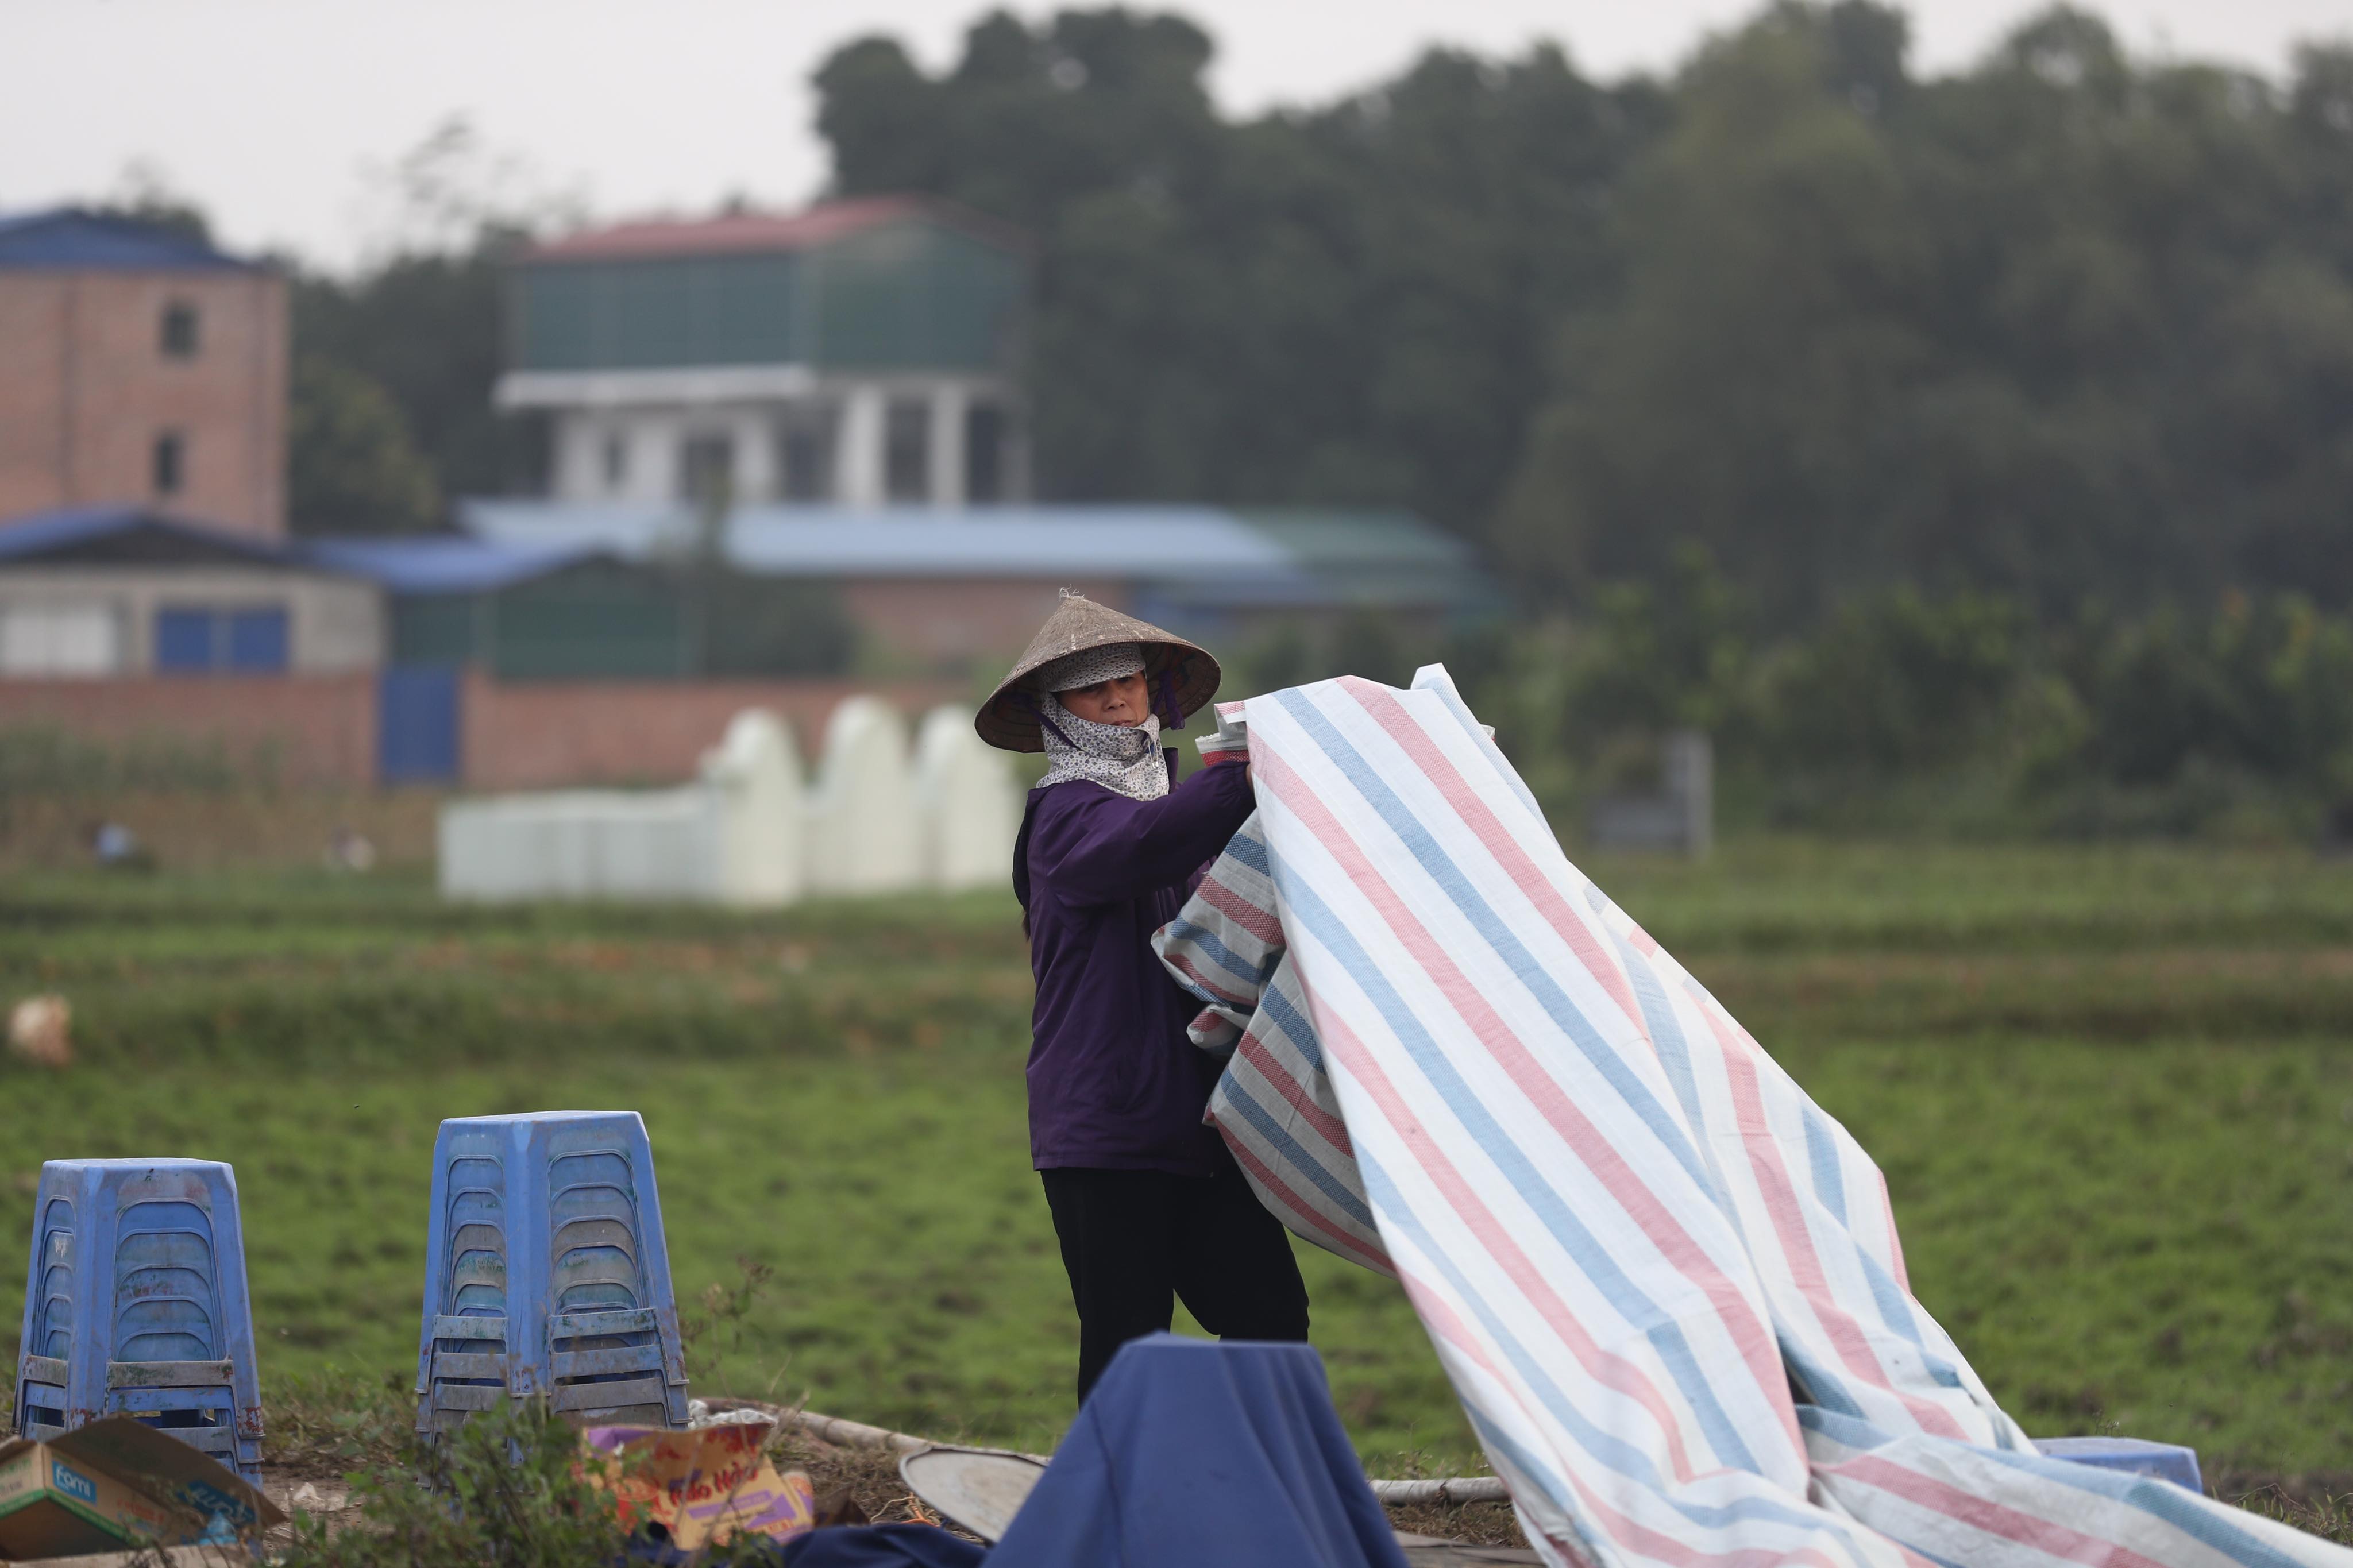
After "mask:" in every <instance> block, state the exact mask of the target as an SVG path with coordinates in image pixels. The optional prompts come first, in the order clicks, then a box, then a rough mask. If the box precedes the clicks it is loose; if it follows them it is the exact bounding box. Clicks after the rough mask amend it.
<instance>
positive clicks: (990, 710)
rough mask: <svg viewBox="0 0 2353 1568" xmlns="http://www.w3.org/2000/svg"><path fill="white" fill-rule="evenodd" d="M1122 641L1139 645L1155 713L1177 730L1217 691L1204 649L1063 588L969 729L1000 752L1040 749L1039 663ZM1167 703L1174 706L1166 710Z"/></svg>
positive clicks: (1213, 666) (1212, 662)
mask: <svg viewBox="0 0 2353 1568" xmlns="http://www.w3.org/2000/svg"><path fill="white" fill-rule="evenodd" d="M1124 642H1132V643H1138V644H1141V645H1142V646H1143V648H1144V675H1145V680H1146V681H1148V682H1149V683H1150V685H1151V689H1152V698H1151V700H1152V708H1153V711H1154V712H1155V713H1158V714H1159V715H1160V721H1161V723H1163V724H1165V725H1167V726H1169V727H1170V728H1172V729H1173V728H1175V727H1176V725H1177V724H1178V723H1180V722H1181V721H1183V720H1184V719H1186V718H1187V717H1189V716H1190V715H1192V714H1193V713H1195V712H1198V710H1200V708H1201V705H1202V704H1203V703H1205V702H1207V701H1208V700H1209V699H1210V698H1212V697H1214V696H1216V695H1217V694H1218V682H1219V679H1221V678H1222V675H1223V672H1222V671H1220V670H1219V668H1218V661H1217V660H1216V659H1214V658H1210V657H1209V656H1208V652H1207V651H1206V650H1205V649H1203V648H1201V647H1197V646H1196V645H1194V644H1192V643H1188V642H1187V641H1186V640H1185V639H1184V638H1183V637H1175V636H1172V635H1170V634H1169V633H1167V632H1164V631H1162V630H1161V629H1160V628H1159V627H1158V626H1154V625H1153V624H1152V623H1150V622H1149V621H1139V620H1137V619H1136V618H1135V617H1134V616H1123V615H1121V614H1120V613H1119V612H1118V611H1117V610H1114V609H1112V608H1110V607H1109V606H1108V605H1098V604H1096V603H1095V602H1094V601H1093V600H1092V599H1090V598H1088V597H1087V596H1086V595H1083V594H1073V593H1071V591H1070V590H1069V589H1068V588H1065V589H1063V590H1062V602H1061V603H1060V605H1057V606H1055V609H1054V613H1053V614H1052V615H1051V616H1048V617H1047V618H1046V624H1045V625H1044V626H1039V628H1038V635H1037V636H1036V637H1031V638H1030V639H1029V647H1026V648H1024V649H1023V650H1022V651H1021V657H1020V658H1018V659H1016V660H1014V663H1013V670H1012V673H1011V674H1009V675H1008V676H1007V677H1006V678H1005V679H1003V680H1000V681H998V682H997V689H996V690H994V691H992V692H990V693H989V694H988V700H987V701H986V702H984V703H982V704H981V705H980V716H979V717H978V718H976V719H975V720H974V721H973V728H974V729H976V730H977V731H980V738H981V739H982V740H984V741H986V742H988V743H989V744H990V745H992V746H997V747H1000V748H1002V749H1003V750H1005V751H1008V752H1042V751H1044V750H1045V749H1046V738H1045V735H1044V733H1043V732H1042V731H1040V730H1039V725H1038V691H1037V683H1036V682H1035V681H1034V680H1032V679H1030V678H1031V677H1032V676H1034V675H1036V674H1037V673H1038V670H1039V667H1040V666H1042V665H1049V664H1051V663H1053V662H1054V661H1055V660H1056V659H1058V658H1068V657H1069V656H1070V655H1071V654H1074V653H1083V652H1084V651H1086V650H1087V649H1088V648H1091V647H1109V646H1111V645H1113V644H1114V643H1124ZM1172 706H1173V707H1174V709H1175V711H1174V712H1171V711H1169V709H1170V708H1171V707H1172Z"/></svg>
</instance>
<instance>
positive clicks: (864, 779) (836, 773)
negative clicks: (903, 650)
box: [808, 697, 923, 893]
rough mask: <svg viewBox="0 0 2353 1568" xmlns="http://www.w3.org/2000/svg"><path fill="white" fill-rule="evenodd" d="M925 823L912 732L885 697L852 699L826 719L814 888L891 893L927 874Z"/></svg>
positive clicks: (814, 823) (812, 845)
mask: <svg viewBox="0 0 2353 1568" xmlns="http://www.w3.org/2000/svg"><path fill="white" fill-rule="evenodd" d="M808 847H809V857H808V868H809V890H810V891H812V892H818V893H890V892H897V891H899V890H901V889H906V888H913V887H915V886H916V885H918V884H919V883H920V882H921V881H922V879H923V829H922V826H921V825H920V824H919V823H918V822H917V821H916V819H915V790H914V781H913V779H912V778H910V777H909V776H908V773H907V731H906V726H905V724H903V723H902V721H900V718H899V712H898V710H897V709H895V708H892V706H891V705H890V704H889V703H887V702H885V701H883V700H881V698H879V697H851V698H848V699H846V700H843V701H842V702H841V703H840V704H839V706H837V707H836V708H835V709H834V710H833V716H832V718H830V719H828V721H826V726H825V753H824V755H823V757H822V758H821V759H820V760H819V761H818V775H817V787H816V788H815V789H814V790H812V791H811V792H810V794H809V813H808Z"/></svg>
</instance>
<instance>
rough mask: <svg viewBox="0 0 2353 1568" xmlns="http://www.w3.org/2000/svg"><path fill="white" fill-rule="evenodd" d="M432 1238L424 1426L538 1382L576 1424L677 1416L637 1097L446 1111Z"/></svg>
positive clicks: (679, 1362) (648, 1153) (682, 1370)
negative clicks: (544, 1107) (632, 1104)
mask: <svg viewBox="0 0 2353 1568" xmlns="http://www.w3.org/2000/svg"><path fill="white" fill-rule="evenodd" d="M426 1249H427V1250H426V1264H425V1322H424V1328H423V1331H422V1333H421V1335H420V1337H419V1343H418V1348H417V1430H418V1431H419V1432H421V1433H424V1434H426V1435H427V1436H432V1435H434V1434H437V1433H441V1432H447V1431H448V1430H450V1429H451V1428H453V1427H455V1426H458V1425H459V1423H461V1422H463V1421H464V1420H465V1419H466V1417H467V1416H469V1415H471V1414H472V1413H473V1412H475V1411H477V1410H488V1409H491V1408H492V1407H494V1406H495V1405H497V1404H498V1403H499V1402H500V1401H501V1399H522V1398H525V1397H528V1396H530V1395H533V1394H545V1395H547V1397H548V1399H549V1401H550V1403H551V1404H552V1405H553V1406H554V1409H555V1410H556V1411H557V1412H558V1413H560V1414H561V1415H565V1417H566V1418H568V1419H570V1420H573V1421H576V1422H580V1423H582V1424H584V1425H588V1426H608V1425H609V1426H685V1425H686V1362H685V1353H684V1347H683V1346H682V1345H681V1343H680V1342H679V1334H678V1301H677V1297H676V1295H675V1294H674V1293H673V1291H672V1289H671V1287H670V1251H669V1248H668V1247H667V1246H665V1244H664V1243H663V1240H662V1223H661V1199H660V1196H659V1194H658V1192H657V1190H656V1188H655V1186H654V1157H653V1147H652V1145H651V1144H650V1143H649V1142H647V1140H646V1124H645V1122H644V1121H641V1120H640V1119H639V1118H638V1113H637V1112H636V1111H634V1110H549V1111H536V1112H532V1113H530V1114H526V1115H519V1116H466V1117H458V1118H453V1119H452V1120H450V1121H444V1122H443V1123H442V1124H441V1132H440V1135H439V1136H438V1138H436V1139H435V1140H434V1142H433V1213H432V1217H431V1220H430V1222H429V1223H428V1225H427V1230H426Z"/></svg>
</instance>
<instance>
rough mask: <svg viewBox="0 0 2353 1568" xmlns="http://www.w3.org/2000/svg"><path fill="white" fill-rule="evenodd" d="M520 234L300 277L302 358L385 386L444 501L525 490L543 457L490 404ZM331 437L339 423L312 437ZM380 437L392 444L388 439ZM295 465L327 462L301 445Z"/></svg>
mask: <svg viewBox="0 0 2353 1568" xmlns="http://www.w3.org/2000/svg"><path fill="white" fill-rule="evenodd" d="M519 242H520V236H519V235H517V234H516V233H514V232H513V231H512V230H509V229H505V228H499V227H490V228H485V229H483V230H482V231H481V232H480V234H479V235H478V237H476V238H475V240H474V242H473V244H472V245H471V246H470V247H467V248H465V249H462V250H452V251H446V252H438V251H437V252H419V253H404V254H399V255H396V256H393V257H392V258H389V259H386V260H384V261H382V262H380V263H378V264H376V265H375V267H374V268H371V269H370V270H367V271H364V272H363V273H361V274H360V275H358V276H357V277H354V278H349V279H338V278H332V277H328V276H324V275H311V274H305V275H298V276H297V277H296V279H295V286H294V344H295V349H296V352H297V353H298V355H299V356H301V358H303V359H305V360H309V361H315V362H319V363H325V364H329V365H332V366H336V367H340V368H341V369H343V371H346V372H348V373H351V374H355V375H359V376H364V377H365V378H367V380H369V381H370V382H373V383H374V384H375V385H377V386H379V387H381V388H382V389H383V390H384V392H385V394H386V395H389V397H390V398H391V401H392V403H393V405H396V407H397V409H398V410H399V414H400V417H401V420H402V422H403V423H404V424H405V426H406V441H407V443H408V444H412V445H413V446H414V447H415V449H416V450H417V451H418V452H421V453H422V454H423V455H424V457H425V458H426V459H427V461H428V462H429V463H430V464H431V465H432V476H433V479H434V481H435V483H436V485H437V486H438V489H439V491H440V493H441V494H443V495H444V496H464V495H495V494H501V493H507V492H511V491H513V490H516V489H522V488H525V487H526V486H527V485H528V484H529V483H530V482H531V481H532V480H533V479H534V478H535V477H536V475H537V473H538V471H539V468H540V466H541V464H542V462H543V451H542V445H543V440H544V432H543V430H542V429H541V428H540V427H539V426H536V425H534V424H533V423H532V422H530V421H527V420H523V419H520V418H516V417H513V416H506V415H501V414H500V413H499V412H498V411H497V409H496V408H495V407H494V406H493V405H492V403H491V390H492V388H493V387H494V386H495V385H496V384H497V382H498V378H499V374H500V372H501V370H503V369H504V368H505V364H504V357H505V353H506V348H505V344H506V335H505V332H504V330H503V326H502V323H501V299H502V284H501V263H502V261H503V258H505V257H506V255H507V254H508V253H509V252H511V251H512V249H513V248H514V247H516V245H517V244H518V243H519ZM379 430H381V427H380V426H379ZM337 433H339V427H338V426H321V427H319V428H318V429H317V430H316V432H315V435H316V437H327V436H329V435H332V434H337ZM375 439H376V440H378V441H380V442H384V443H386V444H395V445H396V444H397V443H394V442H393V438H392V437H391V436H390V435H389V433H388V432H383V433H379V434H378V435H377V436H376V437H375ZM331 450H332V449H331ZM293 460H294V465H295V468H296V471H297V472H301V471H302V470H303V468H304V467H305V465H306V464H310V465H314V466H320V467H324V466H325V465H327V464H328V463H330V462H331V461H332V458H330V457H327V456H321V455H315V454H312V453H310V452H306V451H305V450H304V449H303V448H301V447H296V448H295V450H294V454H293ZM294 525H295V527H296V528H297V529H298V530H301V531H311V530H312V529H314V528H317V529H322V530H332V529H334V527H335V519H334V517H333V516H332V514H322V515H321V516H319V517H317V518H316V519H314V518H313V517H312V516H311V514H308V513H301V512H298V513H297V514H296V515H295V517H294Z"/></svg>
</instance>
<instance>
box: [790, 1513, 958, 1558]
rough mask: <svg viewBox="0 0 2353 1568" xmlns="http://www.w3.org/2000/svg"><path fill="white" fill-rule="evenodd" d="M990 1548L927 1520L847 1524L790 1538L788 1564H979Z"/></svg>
mask: <svg viewBox="0 0 2353 1568" xmlns="http://www.w3.org/2000/svg"><path fill="white" fill-rule="evenodd" d="M987 1555H988V1553H987V1550H986V1549H985V1548H982V1547H978V1546H975V1545H974V1544H973V1543H972V1542H969V1541H962V1540H959V1539H957V1538H956V1537H955V1536H953V1535H950V1534H949V1533H948V1532H947V1531H944V1530H934V1528H932V1526H930V1525H928V1524H861V1525H845V1526H840V1527H838V1528H835V1529H829V1530H812V1531H809V1532H808V1533H807V1534H806V1535H797V1536H795V1537H793V1538H792V1539H791V1540H790V1541H788V1542H785V1546H784V1550H783V1552H781V1553H780V1554H779V1559H778V1560H779V1561H780V1562H781V1563H783V1564H784V1568H980V1564H981V1561H982V1559H983V1558H984V1557H987Z"/></svg>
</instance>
